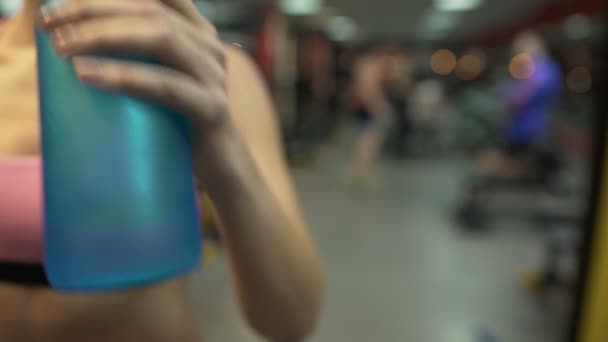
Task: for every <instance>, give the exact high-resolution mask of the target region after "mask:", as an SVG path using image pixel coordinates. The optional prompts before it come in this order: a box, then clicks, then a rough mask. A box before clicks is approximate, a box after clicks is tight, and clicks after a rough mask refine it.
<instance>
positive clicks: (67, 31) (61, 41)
mask: <svg viewBox="0 0 608 342" xmlns="http://www.w3.org/2000/svg"><path fill="white" fill-rule="evenodd" d="M52 37H53V40H54V42H55V44H56V45H57V46H58V47H60V48H62V47H65V46H67V45H68V44H70V43H73V42H74V41H75V40H76V39H77V32H76V29H75V28H74V26H73V25H66V26H63V27H60V28H58V29H56V30H55V31H53V33H52Z"/></svg>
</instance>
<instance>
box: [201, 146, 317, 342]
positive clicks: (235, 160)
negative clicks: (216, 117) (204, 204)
mask: <svg viewBox="0 0 608 342" xmlns="http://www.w3.org/2000/svg"><path fill="white" fill-rule="evenodd" d="M218 140H219V141H222V140H223V141H224V143H223V146H222V147H221V148H220V149H219V150H221V151H224V153H225V154H224V155H223V157H222V161H221V162H219V163H216V164H215V165H217V166H216V167H214V168H213V170H212V171H211V172H209V171H208V174H206V175H201V176H202V177H205V178H207V179H209V180H210V181H208V182H205V183H206V184H209V185H208V186H207V189H206V191H207V192H208V193H209V195H210V197H211V199H212V201H213V203H214V205H215V207H216V210H217V212H218V216H219V218H220V221H221V222H220V223H221V226H222V234H223V238H224V243H225V245H226V247H227V251H228V255H229V259H230V263H231V266H232V270H233V274H234V280H235V286H236V288H237V291H238V294H239V299H240V303H241V305H242V308H243V310H244V312H245V315H246V316H247V319H248V320H249V322H250V323H251V325H252V326H253V327H254V328H255V329H256V330H258V331H259V332H260V333H261V334H263V335H265V336H266V337H268V338H270V339H272V340H273V341H298V340H300V339H301V338H303V337H304V336H306V335H307V334H309V333H310V332H311V330H312V329H313V327H314V325H315V322H316V321H317V319H318V315H319V311H320V306H321V302H322V297H323V289H324V279H323V271H322V266H321V262H320V260H319V257H318V254H317V251H316V248H315V247H314V244H313V242H312V241H311V238H310V236H309V234H308V233H307V230H306V227H305V226H304V225H305V224H304V222H303V220H302V219H300V218H298V217H290V215H288V214H287V212H288V210H285V208H284V206H283V205H282V204H281V203H280V202H279V201H278V199H277V196H276V194H274V193H273V192H272V190H271V188H270V187H269V186H268V185H267V184H266V181H265V180H264V179H263V177H262V176H261V175H260V173H259V172H258V170H257V167H256V166H255V163H254V162H253V160H252V158H251V157H249V154H248V153H246V151H245V150H246V149H245V147H244V146H243V145H242V144H241V143H240V141H239V140H238V139H230V138H228V139H216V141H218ZM217 150H218V149H217V148H216V149H214V151H217ZM200 160H203V161H204V160H209V159H207V158H200ZM207 170H208V168H207ZM209 173H214V174H209ZM211 179H213V181H211Z"/></svg>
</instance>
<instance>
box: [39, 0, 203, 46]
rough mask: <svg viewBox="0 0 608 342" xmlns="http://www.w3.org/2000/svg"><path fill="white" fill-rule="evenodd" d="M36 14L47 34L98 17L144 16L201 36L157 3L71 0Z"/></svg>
mask: <svg viewBox="0 0 608 342" xmlns="http://www.w3.org/2000/svg"><path fill="white" fill-rule="evenodd" d="M40 13H41V14H40V23H41V26H42V28H44V29H46V30H49V31H51V30H54V29H56V28H57V27H61V26H63V25H67V24H73V23H78V22H82V21H85V20H90V19H94V18H99V17H108V16H145V17H147V18H151V19H155V20H166V21H167V22H168V23H170V24H171V25H174V26H175V27H176V28H178V29H180V30H182V31H183V32H184V33H186V34H188V36H189V37H190V38H192V39H193V40H198V39H200V37H201V36H203V35H202V34H201V33H203V32H202V29H201V28H200V27H198V26H195V25H193V24H192V23H190V22H189V21H188V19H187V18H185V17H183V16H182V15H180V14H179V13H178V12H176V11H175V10H174V9H172V8H170V7H167V6H166V5H164V4H163V3H162V2H160V1H158V0H129V1H125V0H97V1H90V0H72V1H68V2H65V3H60V4H56V5H55V4H51V5H48V6H43V7H42V8H41V10H40Z"/></svg>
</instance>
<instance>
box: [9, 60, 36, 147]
mask: <svg viewBox="0 0 608 342" xmlns="http://www.w3.org/2000/svg"><path fill="white" fill-rule="evenodd" d="M29 59H31V57H24V60H22V61H20V62H19V63H17V62H15V63H10V64H5V65H0V155H2V154H9V155H20V154H37V153H38V152H39V136H40V133H39V132H40V127H39V126H40V124H39V122H40V120H39V115H38V112H39V111H38V91H37V76H36V72H35V62H34V61H31V60H29Z"/></svg>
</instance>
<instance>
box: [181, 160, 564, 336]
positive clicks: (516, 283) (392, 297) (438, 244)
mask: <svg viewBox="0 0 608 342" xmlns="http://www.w3.org/2000/svg"><path fill="white" fill-rule="evenodd" d="M342 152H344V151H342ZM326 154H327V155H328V156H329V157H327V158H322V160H325V161H321V162H320V163H318V164H317V165H316V166H314V167H310V168H305V169H297V170H294V171H293V174H294V178H295V181H296V185H297V187H298V190H299V192H300V197H301V200H302V203H303V207H304V210H305V212H306V215H307V218H308V220H309V223H310V226H311V228H312V230H313V234H314V236H315V239H316V240H317V241H318V243H319V245H320V249H321V252H322V255H323V258H324V260H325V262H326V265H327V269H328V276H329V291H328V295H327V303H326V307H325V310H324V314H323V319H322V322H321V324H320V326H319V328H318V331H317V333H316V334H315V336H314V337H313V338H312V339H311V341H313V342H317V341H318V342H341V341H349V342H350V341H353V342H358V341H361V342H369V341H379V342H393V341H395V342H397V341H412V342H446V341H449V342H503V341H504V342H555V341H558V340H559V336H560V334H563V333H564V332H563V330H564V329H565V327H566V325H565V324H564V322H563V321H562V322H560V320H559V319H558V316H559V315H556V313H555V311H554V310H552V309H551V308H550V307H549V306H547V305H544V304H543V303H542V301H541V300H539V299H538V298H536V297H534V296H533V295H531V294H529V293H528V292H526V290H525V289H524V287H523V286H522V285H521V274H522V272H524V271H526V270H529V269H531V268H534V267H535V266H537V265H538V264H539V263H540V259H541V251H542V249H541V243H542V239H541V236H540V235H539V234H538V232H537V231H535V230H534V229H532V228H531V227H527V226H526V224H524V223H520V224H515V223H513V224H510V225H505V226H501V227H499V228H497V229H493V230H492V231H489V232H486V233H483V234H476V235H470V234H465V233H462V232H461V231H459V230H458V229H456V227H455V226H454V225H453V224H452V222H451V217H450V213H451V211H452V208H453V205H454V203H455V201H456V198H457V195H458V192H459V190H460V189H461V184H462V179H463V177H464V176H465V175H466V163H463V162H458V161H450V160H426V161H415V162H414V161H411V162H404V163H394V164H392V163H388V162H385V163H384V164H383V165H382V167H381V172H380V175H381V176H382V178H383V179H384V182H383V184H381V185H380V186H378V187H377V189H375V190H374V191H362V190H356V189H353V188H352V187H349V186H347V185H346V184H345V183H344V182H343V181H342V177H341V174H342V172H341V171H342V169H343V165H344V163H345V160H343V159H342V160H341V159H339V158H335V156H336V155H343V156H347V155H348V154H347V153H337V151H330V153H326ZM193 293H194V295H193V297H194V300H195V301H196V303H195V304H196V306H197V308H199V310H200V314H201V317H202V325H203V327H204V329H205V334H206V336H207V339H208V341H212V342H213V341H220V342H232V341H234V342H236V341H239V342H241V341H242V342H253V341H261V340H260V339H258V338H256V337H254V336H253V334H252V333H250V332H249V331H248V329H247V328H246V326H245V325H244V323H242V321H241V319H240V318H239V314H238V310H237V308H236V305H235V303H234V297H233V296H232V293H231V289H230V284H229V278H228V273H227V270H226V266H225V262H223V261H222V260H218V261H217V262H215V263H213V264H212V265H210V266H208V267H207V268H206V269H205V270H204V271H202V272H201V273H200V274H198V275H197V276H196V280H195V281H194V282H193Z"/></svg>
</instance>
